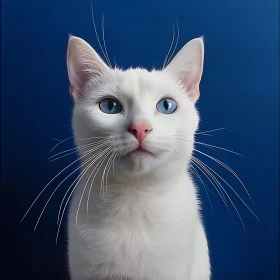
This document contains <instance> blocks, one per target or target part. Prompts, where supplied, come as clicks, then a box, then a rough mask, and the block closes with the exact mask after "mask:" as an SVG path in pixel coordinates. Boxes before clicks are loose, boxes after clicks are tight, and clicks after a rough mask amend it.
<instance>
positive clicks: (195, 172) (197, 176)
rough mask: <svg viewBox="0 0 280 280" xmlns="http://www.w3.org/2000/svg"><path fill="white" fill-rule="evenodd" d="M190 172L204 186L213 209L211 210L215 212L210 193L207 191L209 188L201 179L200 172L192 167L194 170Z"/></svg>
mask: <svg viewBox="0 0 280 280" xmlns="http://www.w3.org/2000/svg"><path fill="white" fill-rule="evenodd" d="M190 171H191V172H192V174H193V175H194V176H195V177H196V178H197V179H198V180H199V181H200V182H201V184H202V185H203V187H204V190H205V192H206V194H207V197H208V200H209V203H210V208H211V210H213V207H212V203H211V199H210V196H209V193H208V191H207V189H208V187H207V186H206V184H205V183H204V181H203V180H202V179H201V178H200V176H199V174H198V172H197V171H196V169H195V168H194V167H192V168H191V169H190ZM208 190H209V189H208ZM209 191H210V190H209Z"/></svg>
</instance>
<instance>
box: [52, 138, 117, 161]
mask: <svg viewBox="0 0 280 280" xmlns="http://www.w3.org/2000/svg"><path fill="white" fill-rule="evenodd" d="M110 142H112V141H110V140H100V141H96V142H94V143H90V144H86V145H83V146H79V147H77V148H72V149H68V150H65V151H62V152H60V153H57V154H55V155H53V156H51V157H49V158H48V159H49V160H50V159H51V160H50V162H52V161H55V160H58V159H60V158H63V157H65V156H69V155H71V154H74V153H76V152H77V151H81V150H84V149H86V148H89V147H94V146H96V147H100V145H104V144H107V143H110ZM98 145H99V146H98ZM70 151H73V152H71V153H67V152H70ZM65 153H67V154H66V155H63V156H60V157H57V158H55V157H56V156H58V155H60V154H65ZM54 158H55V159H54Z"/></svg>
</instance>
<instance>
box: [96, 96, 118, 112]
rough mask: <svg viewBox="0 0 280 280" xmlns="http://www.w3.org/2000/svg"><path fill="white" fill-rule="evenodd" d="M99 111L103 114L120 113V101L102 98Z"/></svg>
mask: <svg viewBox="0 0 280 280" xmlns="http://www.w3.org/2000/svg"><path fill="white" fill-rule="evenodd" d="M99 108H100V110H101V111H102V112H103V113H105V114H118V113H120V112H121V111H122V105H121V103H120V101H118V100H117V99H115V98H112V97H110V98H104V99H102V100H101V101H100V102H99Z"/></svg>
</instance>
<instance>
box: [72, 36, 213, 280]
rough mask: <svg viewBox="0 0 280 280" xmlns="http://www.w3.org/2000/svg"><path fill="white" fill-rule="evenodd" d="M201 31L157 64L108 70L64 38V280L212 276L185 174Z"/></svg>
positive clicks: (85, 47)
mask: <svg viewBox="0 0 280 280" xmlns="http://www.w3.org/2000/svg"><path fill="white" fill-rule="evenodd" d="M203 60H204V42H203V38H196V39H193V40H191V41H189V42H188V43H187V44H186V45H184V47H183V48H182V49H181V50H180V51H179V52H178V53H177V55H176V56H175V57H174V58H173V59H172V60H171V62H170V63H169V64H168V65H167V66H166V67H164V68H163V69H161V70H151V71H148V70H146V69H142V68H135V69H133V68H130V69H127V70H122V69H118V68H116V67H115V68H112V67H109V66H108V65H107V64H106V63H105V62H104V61H103V60H102V58H101V57H100V56H99V55H98V54H97V53H96V51H95V50H94V49H93V48H92V47H91V46H90V45H89V44H88V43H87V42H86V41H84V40H83V39H81V38H79V37H75V36H70V37H69V42H68V49H67V70H68V76H69V81H70V94H71V96H72V98H73V100H74V109H73V117H72V127H73V134H74V139H75V144H76V146H77V149H78V150H79V157H80V162H81V174H80V178H79V180H78V181H77V185H76V187H75V188H74V194H73V198H72V201H71V204H70V210H69V214H68V257H69V269H70V275H71V280H87V279H91V280H108V279H112V280H209V279H210V277H211V268H210V258H209V251H208V244H207V238H206V234H205V230H204V227H203V223H202V219H201V214H200V202H199V200H198V197H197V194H196V187H195V185H194V183H193V180H192V178H191V176H190V175H189V173H188V167H189V165H190V160H191V156H192V152H193V149H194V145H193V143H194V134H195V132H196V130H197V129H198V124H199V115H198V112H197V109H196V107H195V103H196V101H197V100H198V98H199V95H200V91H199V84H200V80H201V76H202V72H203Z"/></svg>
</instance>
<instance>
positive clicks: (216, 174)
mask: <svg viewBox="0 0 280 280" xmlns="http://www.w3.org/2000/svg"><path fill="white" fill-rule="evenodd" d="M196 160H198V162H200V163H201V164H202V165H204V167H205V168H208V169H210V170H212V169H211V168H210V167H209V166H207V165H206V164H205V163H203V162H202V161H200V160H199V159H198V158H196ZM212 172H214V173H215V174H216V175H218V174H217V173H216V172H215V171H213V170H212ZM218 177H219V178H220V179H222V178H221V177H220V176H219V175H218ZM222 180H223V179H222ZM223 189H224V188H223ZM224 191H225V190H224ZM225 194H226V196H227V197H228V199H229V201H230V202H231V204H232V206H233V207H234V209H235V211H236V213H237V215H238V217H239V219H240V221H241V223H242V226H243V229H244V231H245V232H246V229H245V225H244V222H243V220H242V218H241V215H240V213H239V212H238V210H237V208H236V206H235V204H234V203H233V201H232V200H231V198H230V196H229V195H228V193H227V192H226V191H225Z"/></svg>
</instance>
